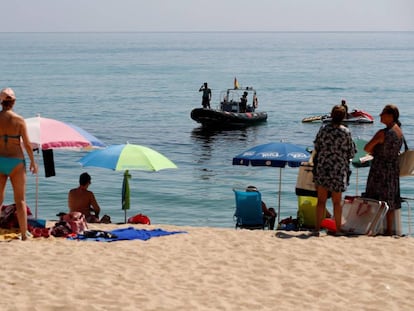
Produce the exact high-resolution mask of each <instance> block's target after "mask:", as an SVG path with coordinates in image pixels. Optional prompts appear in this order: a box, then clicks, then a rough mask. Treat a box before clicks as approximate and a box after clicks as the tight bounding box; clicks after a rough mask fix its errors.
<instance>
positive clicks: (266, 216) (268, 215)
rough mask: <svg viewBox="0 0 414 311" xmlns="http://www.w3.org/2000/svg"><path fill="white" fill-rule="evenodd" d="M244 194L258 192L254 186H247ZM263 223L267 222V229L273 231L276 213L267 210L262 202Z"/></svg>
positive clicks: (271, 209) (272, 210) (269, 209)
mask: <svg viewBox="0 0 414 311" xmlns="http://www.w3.org/2000/svg"><path fill="white" fill-rule="evenodd" d="M246 192H259V190H258V189H257V188H256V187H255V186H248V187H247V188H246ZM262 212H263V222H266V221H268V222H269V229H270V230H273V229H274V227H275V221H276V216H277V213H276V211H275V209H274V208H272V207H271V208H267V206H266V203H265V202H263V201H262Z"/></svg>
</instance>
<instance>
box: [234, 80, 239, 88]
mask: <svg viewBox="0 0 414 311" xmlns="http://www.w3.org/2000/svg"><path fill="white" fill-rule="evenodd" d="M238 88H239V82H238V81H237V78H236V77H234V89H235V90H237V89H238Z"/></svg>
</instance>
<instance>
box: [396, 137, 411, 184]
mask: <svg viewBox="0 0 414 311" xmlns="http://www.w3.org/2000/svg"><path fill="white" fill-rule="evenodd" d="M404 146H405V150H404V152H403V153H401V154H400V155H399V157H398V161H399V165H400V177H402V176H411V175H414V150H409V149H408V145H407V142H406V141H405V138H404Z"/></svg>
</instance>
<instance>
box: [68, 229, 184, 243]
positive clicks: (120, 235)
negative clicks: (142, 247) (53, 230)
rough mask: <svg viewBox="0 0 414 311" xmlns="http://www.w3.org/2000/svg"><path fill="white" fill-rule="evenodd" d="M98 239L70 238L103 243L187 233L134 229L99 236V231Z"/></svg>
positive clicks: (117, 230)
mask: <svg viewBox="0 0 414 311" xmlns="http://www.w3.org/2000/svg"><path fill="white" fill-rule="evenodd" d="M96 232H97V236H96V237H88V235H87V234H83V235H82V234H79V235H77V236H76V237H68V238H69V239H73V240H84V241H101V242H115V241H125V240H143V241H146V240H149V239H151V238H153V237H160V236H166V235H171V234H177V233H187V232H186V231H165V230H162V229H153V230H147V229H136V228H134V227H128V228H121V229H115V230H112V231H108V232H107V233H109V234H99V232H98V231H96ZM101 232H102V231H101Z"/></svg>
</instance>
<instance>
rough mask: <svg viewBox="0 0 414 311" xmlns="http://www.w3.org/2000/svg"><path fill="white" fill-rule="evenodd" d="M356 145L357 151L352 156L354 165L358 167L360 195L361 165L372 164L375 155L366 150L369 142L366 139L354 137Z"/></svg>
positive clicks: (356, 184)
mask: <svg viewBox="0 0 414 311" xmlns="http://www.w3.org/2000/svg"><path fill="white" fill-rule="evenodd" d="M354 143H355V146H356V148H357V153H356V154H355V155H354V157H353V158H352V162H351V163H352V166H353V167H355V168H356V174H355V178H356V183H355V187H356V195H358V173H359V168H361V167H369V166H370V165H371V160H372V159H373V157H372V156H371V155H369V154H367V152H366V151H365V150H364V147H365V145H366V144H367V141H366V140H364V139H360V138H356V139H354Z"/></svg>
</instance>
